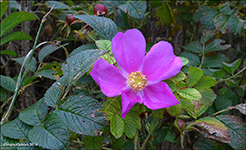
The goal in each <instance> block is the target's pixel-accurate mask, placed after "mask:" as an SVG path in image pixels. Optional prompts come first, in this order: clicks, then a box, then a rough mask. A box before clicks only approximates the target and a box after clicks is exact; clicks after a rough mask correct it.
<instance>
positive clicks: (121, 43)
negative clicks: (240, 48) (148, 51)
mask: <svg viewBox="0 0 246 150" xmlns="http://www.w3.org/2000/svg"><path fill="white" fill-rule="evenodd" d="M145 48H146V42H145V39H144V36H143V35H142V33H141V32H140V31H139V30H137V29H131V30H127V31H126V32H125V33H124V34H123V33H122V32H119V33H117V34H116V35H115V37H114V38H113V39H112V52H113V55H114V57H115V60H116V62H117V64H118V66H119V67H120V69H121V70H122V71H123V72H124V73H125V74H126V75H128V74H130V73H131V72H135V71H140V70H141V68H142V64H143V59H144V55H145Z"/></svg>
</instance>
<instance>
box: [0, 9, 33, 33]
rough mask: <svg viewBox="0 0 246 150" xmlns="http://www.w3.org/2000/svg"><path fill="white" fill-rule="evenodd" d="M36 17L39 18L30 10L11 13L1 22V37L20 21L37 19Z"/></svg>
mask: <svg viewBox="0 0 246 150" xmlns="http://www.w3.org/2000/svg"><path fill="white" fill-rule="evenodd" d="M16 18H18V19H16ZM35 19H38V18H37V16H35V15H34V14H32V13H30V12H14V13H12V14H10V15H9V16H8V17H6V18H5V19H4V20H3V21H2V22H1V24H0V26H1V32H0V37H2V36H3V35H4V34H6V33H7V32H9V31H10V30H12V29H13V28H14V27H15V26H17V25H18V24H19V23H21V22H24V21H28V20H35Z"/></svg>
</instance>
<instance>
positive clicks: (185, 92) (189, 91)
mask: <svg viewBox="0 0 246 150" xmlns="http://www.w3.org/2000/svg"><path fill="white" fill-rule="evenodd" d="M178 94H179V95H180V96H182V97H183V98H187V99H190V100H198V101H199V100H201V98H202V95H201V94H200V93H199V92H198V91H197V90H196V89H194V88H186V89H182V90H179V91H178Z"/></svg>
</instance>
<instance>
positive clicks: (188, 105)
mask: <svg viewBox="0 0 246 150" xmlns="http://www.w3.org/2000/svg"><path fill="white" fill-rule="evenodd" d="M180 102H181V105H182V108H183V109H184V110H186V111H187V112H189V114H190V113H191V115H192V116H194V115H195V114H194V108H195V106H194V104H193V103H192V101H191V100H188V99H186V98H180Z"/></svg>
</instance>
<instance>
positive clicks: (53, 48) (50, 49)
mask: <svg viewBox="0 0 246 150" xmlns="http://www.w3.org/2000/svg"><path fill="white" fill-rule="evenodd" d="M66 45H68V43H66V44H63V45H61V46H57V45H54V44H50V45H47V46H45V47H43V48H42V49H41V50H40V51H39V53H38V60H39V61H40V62H42V61H43V59H44V58H45V57H46V56H48V55H49V54H51V53H53V52H54V51H56V50H58V49H60V48H61V47H64V46H66Z"/></svg>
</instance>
